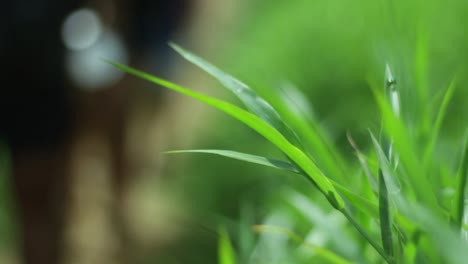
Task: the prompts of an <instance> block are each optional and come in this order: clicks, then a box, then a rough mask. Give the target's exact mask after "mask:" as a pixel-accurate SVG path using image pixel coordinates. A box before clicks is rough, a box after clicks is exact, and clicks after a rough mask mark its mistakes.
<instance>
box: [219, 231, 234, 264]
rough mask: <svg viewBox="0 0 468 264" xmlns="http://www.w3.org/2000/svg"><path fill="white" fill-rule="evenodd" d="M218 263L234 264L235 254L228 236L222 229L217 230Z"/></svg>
mask: <svg viewBox="0 0 468 264" xmlns="http://www.w3.org/2000/svg"><path fill="white" fill-rule="evenodd" d="M218 258H219V259H218V260H219V261H218V263H219V264H236V263H237V261H236V253H235V251H234V248H233V246H232V243H231V240H230V239H229V235H228V233H227V231H226V229H224V228H220V229H219V244H218Z"/></svg>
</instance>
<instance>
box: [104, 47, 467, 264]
mask: <svg viewBox="0 0 468 264" xmlns="http://www.w3.org/2000/svg"><path fill="white" fill-rule="evenodd" d="M172 47H173V48H174V49H175V50H176V51H177V52H178V53H179V54H180V55H182V56H183V57H184V58H185V59H186V60H188V61H190V62H191V63H193V64H195V65H196V66H198V67H199V68H201V69H202V70H204V71H205V72H207V73H208V74H210V75H211V76H213V77H214V78H216V79H217V80H218V81H219V82H220V83H221V84H222V85H223V86H224V87H225V88H227V89H228V90H229V91H231V92H232V93H234V94H235V95H236V96H237V97H238V98H239V99H240V100H241V101H242V103H243V104H244V106H245V108H242V107H239V106H236V105H234V104H231V103H229V102H227V101H224V100H220V99H217V98H214V97H211V96H208V95H205V94H201V93H198V92H195V91H193V90H189V89H187V88H185V87H182V86H180V85H177V84H175V83H172V82H170V81H167V80H163V79H160V78H157V77H155V76H152V75H150V74H148V73H144V72H142V71H138V70H136V69H133V68H130V67H127V66H124V65H121V64H117V63H113V64H114V65H115V66H116V67H118V68H120V69H122V70H124V71H126V72H128V73H130V74H133V75H136V76H138V77H141V78H143V79H146V80H148V81H150V82H153V83H155V84H158V85H161V86H164V87H166V88H168V89H171V90H174V91H176V92H178V93H181V94H184V95H186V96H190V97H192V98H195V99H196V100H199V101H201V102H203V103H205V104H207V105H209V106H211V107H213V108H216V109H218V110H220V111H222V112H224V113H226V114H228V115H230V116H231V117H233V118H235V119H237V120H238V121H240V122H241V123H244V124H245V125H247V126H248V127H250V128H251V129H253V130H255V131H256V132H257V133H259V134H260V135H262V136H263V137H264V138H266V139H267V140H268V141H269V142H270V143H271V144H273V145H274V146H276V147H277V148H278V149H279V150H280V151H281V152H282V153H284V157H285V158H284V159H283V160H277V159H271V158H268V157H263V156H256V155H251V154H246V153H242V152H237V151H234V150H217V149H199V150H183V151H171V152H170V153H187V152H196V153H208V154H215V155H220V156H224V157H228V158H231V159H237V160H241V161H244V162H248V163H254V164H258V165H264V166H268V167H272V168H275V169H279V170H283V171H287V172H290V173H292V174H295V175H298V176H300V177H304V178H305V179H307V181H308V182H309V183H310V188H312V189H314V190H316V191H317V192H318V193H320V194H321V196H322V197H323V198H325V199H317V200H316V201H312V198H308V197H300V195H299V194H292V196H295V197H296V198H297V199H304V198H305V199H309V201H308V202H309V203H310V204H309V206H312V207H313V208H315V209H314V210H318V212H322V213H323V214H324V215H328V214H332V213H333V211H335V212H338V213H339V214H341V215H342V217H338V218H340V219H345V220H346V221H341V222H339V221H338V222H339V223H337V224H336V226H331V227H330V226H328V227H327V226H325V225H327V223H323V222H322V224H317V225H315V227H314V228H315V229H319V230H320V229H324V230H333V231H331V232H336V233H338V239H336V240H335V242H334V244H333V245H331V246H330V247H327V245H326V244H324V245H319V244H314V243H312V242H308V241H307V239H306V238H305V237H304V235H300V234H297V233H296V232H294V231H292V230H291V229H288V228H285V227H281V226H274V225H269V224H267V223H266V224H262V223H258V225H255V226H254V227H253V231H255V232H257V233H259V235H260V236H261V235H263V234H277V235H280V236H283V237H284V238H285V239H287V240H290V241H291V242H294V243H296V245H297V246H299V247H305V248H307V249H309V250H310V251H311V252H313V254H312V255H311V257H310V258H309V260H310V259H314V260H315V261H316V262H313V263H384V262H385V263H389V264H396V263H453V264H463V263H466V260H467V259H468V250H467V248H468V244H467V243H466V232H467V228H466V226H467V225H466V212H465V209H466V206H465V200H466V197H465V185H466V176H467V170H468V154H467V151H468V143H467V140H466V139H465V140H460V142H459V153H458V156H459V159H458V160H457V161H456V162H453V163H446V162H443V161H442V160H441V159H439V154H438V152H437V151H436V149H437V148H436V147H435V146H436V145H437V144H438V140H439V135H440V130H441V127H442V122H443V120H444V117H445V116H446V114H447V108H448V106H449V104H450V101H451V98H452V96H453V93H454V90H455V89H456V87H457V79H456V77H454V78H453V79H452V81H451V82H450V83H448V84H447V87H446V88H445V90H444V94H443V95H442V96H440V97H437V98H436V100H437V101H436V102H434V101H433V99H428V98H426V99H424V100H425V101H423V102H422V105H421V108H422V109H425V111H429V112H430V113H432V115H427V114H425V115H422V117H423V118H428V120H419V121H418V122H412V123H409V121H408V119H407V118H406V115H405V114H406V113H405V110H406V109H407V108H409V107H407V106H406V105H404V104H402V102H403V101H406V102H408V100H401V99H402V98H401V96H402V93H400V92H399V83H398V80H397V79H396V78H395V77H394V74H393V69H392V65H386V68H385V69H382V77H383V78H380V79H383V82H379V81H376V80H378V79H379V78H376V80H373V79H372V77H370V78H369V86H370V87H371V89H372V92H373V94H374V97H375V101H376V104H377V106H378V109H379V111H380V115H381V122H380V123H381V124H380V126H378V127H379V128H378V129H370V130H369V131H368V142H369V143H370V144H371V145H372V146H373V147H372V148H370V149H368V150H365V151H364V150H361V149H360V148H359V146H358V145H357V144H356V142H355V141H354V140H353V138H352V135H351V134H349V135H348V137H349V142H350V145H351V146H352V147H353V149H354V151H355V154H356V159H355V161H353V162H345V161H344V160H345V157H343V156H342V155H341V154H340V151H339V150H338V149H337V148H336V146H335V145H334V144H332V143H331V141H330V140H329V138H328V137H327V135H326V133H324V131H323V130H322V129H321V128H320V126H319V125H318V124H316V123H313V121H312V124H311V120H310V119H308V118H306V117H305V116H304V115H302V114H301V112H300V111H295V110H294V109H290V111H289V112H287V113H286V115H284V116H287V118H284V117H283V115H280V114H279V113H278V111H277V110H276V109H275V108H274V107H273V106H272V105H271V104H270V103H268V102H267V101H266V100H264V99H263V98H262V97H260V96H259V95H258V94H257V93H256V92H255V90H253V89H252V88H250V87H249V86H247V85H246V84H244V83H242V82H241V81H239V80H237V79H235V78H234V77H232V76H230V75H229V74H227V73H225V72H223V71H221V70H220V69H218V68H216V67H215V66H213V65H211V64H210V63H208V62H206V61H204V60H203V59H201V58H199V57H197V56H195V55H194V54H192V53H190V52H188V51H186V50H184V49H182V48H181V47H179V46H177V45H174V44H173V45H172ZM424 124H429V125H430V127H429V129H427V130H426V129H423V128H422V127H420V126H423V125H424ZM355 164H359V166H360V167H361V170H358V171H356V170H355V169H353V165H355ZM312 207H311V208H312ZM335 215H336V214H335ZM335 222H336V221H335ZM328 224H333V221H332V223H328ZM350 229H353V230H355V231H352V232H351V233H350ZM221 230H222V231H221V232H220V249H219V254H220V258H219V260H220V263H235V262H236V259H237V258H236V253H234V252H235V250H234V249H233V244H234V245H235V244H236V243H232V242H231V241H230V239H229V236H228V234H227V231H226V230H225V229H221ZM340 236H342V238H343V239H341V240H340V239H339V237H340ZM340 243H341V244H340ZM350 245H351V246H352V247H357V248H358V250H357V251H358V252H359V254H356V253H354V254H353V253H349V252H350V251H348V253H346V252H347V251H346V250H343V249H342V248H346V247H349V246H350ZM340 248H341V249H340ZM292 250H298V249H297V248H293V249H292ZM335 251H336V252H335ZM354 252H356V250H355V251H354ZM253 255H255V254H252V255H251V256H253ZM253 258H254V257H252V258H250V259H249V257H246V258H245V257H244V258H243V262H245V263H254V262H255V260H254V259H253ZM255 258H257V259H258V256H256V257H255ZM288 261H296V262H297V263H298V262H302V261H304V258H301V257H300V256H298V255H297V254H296V253H291V257H290V258H289V259H288Z"/></svg>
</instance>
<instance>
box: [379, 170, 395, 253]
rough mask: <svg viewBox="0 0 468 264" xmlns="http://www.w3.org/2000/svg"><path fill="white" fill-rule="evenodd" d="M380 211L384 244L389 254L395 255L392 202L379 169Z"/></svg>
mask: <svg viewBox="0 0 468 264" xmlns="http://www.w3.org/2000/svg"><path fill="white" fill-rule="evenodd" d="M379 212H380V233H381V236H382V245H383V247H384V250H385V252H386V253H387V255H388V256H390V257H394V254H393V237H392V223H391V218H390V203H389V201H388V192H387V186H386V184H385V178H384V176H383V174H382V170H379Z"/></svg>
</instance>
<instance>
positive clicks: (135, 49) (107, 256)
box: [0, 0, 468, 264]
mask: <svg viewBox="0 0 468 264" xmlns="http://www.w3.org/2000/svg"><path fill="white" fill-rule="evenodd" d="M1 5H2V6H1V8H0V59H1V61H0V69H1V71H0V76H1V77H0V80H1V93H0V136H1V144H0V263H12V264H16V263H26V264H29V263H39V264H41V263H50V264H54V263H216V262H217V234H216V230H217V228H218V226H219V225H220V224H223V225H225V226H226V227H227V228H228V230H229V231H230V232H231V233H232V234H233V240H234V241H235V246H236V248H237V249H238V250H239V256H240V263H296V262H297V261H299V260H303V261H307V260H309V261H310V259H313V253H311V252H304V251H303V250H302V251H301V250H295V251H294V254H291V249H292V248H295V245H293V244H291V243H289V242H288V241H287V239H285V238H284V237H281V236H274V235H273V236H272V235H262V234H261V235H258V234H256V233H255V232H254V231H253V230H252V229H251V228H250V226H252V225H254V224H259V223H267V224H274V225H281V226H284V227H288V228H290V229H293V230H295V231H297V232H299V233H301V234H307V235H306V237H307V238H308V239H310V240H313V241H315V243H318V244H321V245H329V244H331V245H332V247H334V248H336V250H337V251H338V252H339V253H341V254H343V255H345V256H351V257H352V258H353V259H357V258H359V254H360V252H358V247H356V245H354V244H353V243H352V242H350V243H348V244H346V243H345V245H347V246H342V245H343V243H340V244H339V245H341V246H336V245H338V244H337V243H336V241H337V240H346V239H347V237H348V236H351V234H340V235H339V236H338V235H337V234H336V233H334V232H332V231H330V230H329V231H330V232H328V233H327V232H325V233H324V232H323V231H322V232H321V233H320V232H318V231H313V232H312V231H311V230H313V226H314V225H329V226H332V225H331V224H330V223H339V222H340V221H343V219H342V218H340V217H339V216H337V215H336V214H335V213H333V212H329V211H323V209H320V208H318V207H317V205H316V204H315V200H314V199H315V197H316V196H315V193H314V192H313V190H310V188H308V186H307V185H305V184H304V181H303V180H302V179H299V178H296V177H294V176H292V175H287V174H285V173H282V172H276V171H272V170H271V169H268V168H258V167H255V166H253V165H252V166H251V165H247V164H243V163H240V162H236V161H232V160H225V159H223V158H219V157H212V156H197V155H192V154H183V155H164V154H161V153H162V152H163V151H165V150H171V149H190V148H214V149H233V150H237V151H241V152H246V153H252V154H258V155H264V156H269V157H277V158H282V156H281V153H280V152H279V151H278V150H276V149H274V148H273V147H272V146H271V145H270V144H268V143H267V142H266V140H264V139H263V138H261V137H260V136H258V135H257V134H256V133H254V132H253V131H251V130H249V129H248V128H246V127H245V126H243V125H239V124H238V123H237V122H236V121H235V120H233V119H231V118H229V117H226V116H225V115H223V114H220V113H218V112H216V111H215V110H212V109H209V108H207V107H205V106H203V105H201V104H199V103H197V102H194V101H192V100H190V99H186V98H183V97H182V96H179V95H176V94H173V93H171V92H167V91H166V90H165V89H163V88H161V87H157V86H155V85H152V84H148V83H146V82H143V81H140V80H138V79H137V78H135V77H132V76H128V75H125V74H123V73H122V72H120V71H119V70H116V69H114V68H113V67H111V66H110V65H109V64H107V63H106V62H105V61H104V59H109V60H113V61H117V62H120V63H123V64H127V65H130V66H132V67H135V68H138V69H141V70H144V71H147V72H150V73H152V74H155V75H157V76H161V77H164V78H167V79H170V80H173V81H175V82H177V83H180V84H183V85H184V86H186V87H189V88H192V89H195V90H198V91H202V92H206V93H209V94H211V95H215V96H219V97H221V98H224V99H227V100H231V99H232V102H235V103H238V102H237V101H236V99H234V98H233V96H232V95H230V94H228V93H226V92H224V90H223V89H220V87H219V86H220V85H219V84H217V83H216V82H214V81H213V80H211V79H210V78H209V77H208V76H207V75H206V74H205V73H203V72H202V71H200V70H198V69H196V67H194V66H192V65H190V64H189V63H187V62H184V61H183V60H182V59H181V58H180V57H178V56H177V55H176V54H175V52H174V51H172V50H171V49H170V48H169V46H168V45H167V43H168V42H169V41H173V42H176V43H178V44H180V45H181V46H183V47H185V48H187V49H189V50H190V51H192V52H194V53H196V54H198V55H200V56H201V57H203V58H205V59H207V60H208V61H211V62H213V63H215V64H216V65H218V66H219V67H220V68H221V69H223V70H225V71H226V72H228V73H231V74H233V75H234V76H236V77H238V78H239V79H240V80H243V81H244V82H245V83H247V84H249V85H250V86H251V87H253V88H254V89H255V90H257V91H258V93H259V94H260V95H262V96H263V97H264V98H266V99H267V100H268V101H269V102H270V103H272V104H273V105H274V106H277V107H278V108H279V109H280V112H282V111H281V106H283V107H284V105H285V102H288V103H289V104H290V106H291V108H297V109H299V110H300V111H303V112H304V113H306V115H307V116H308V118H310V120H312V121H313V122H315V123H317V124H319V125H320V126H321V127H323V129H324V131H325V132H326V133H327V134H328V135H329V136H330V138H331V140H332V142H333V143H334V144H336V146H337V147H338V148H339V149H340V151H341V152H342V153H343V155H344V157H346V158H347V159H349V163H352V162H354V159H355V157H354V156H353V150H352V148H351V147H350V145H349V143H348V142H347V139H346V133H347V132H349V133H351V134H352V135H353V137H354V138H355V140H356V141H357V142H358V143H359V145H360V146H361V147H362V148H364V149H365V148H366V146H368V145H369V143H370V142H369V141H368V140H367V138H368V134H367V129H368V128H375V127H378V125H379V120H378V112H377V108H376V106H375V104H374V100H373V96H372V92H371V89H370V87H369V80H371V81H381V82H382V83H383V76H384V70H385V65H386V64H387V63H388V64H389V65H391V66H392V68H393V69H394V72H395V76H396V79H397V81H398V83H399V85H400V87H401V92H402V100H403V101H404V102H403V104H405V105H408V106H411V107H412V108H414V111H408V113H409V114H408V116H406V117H405V118H407V119H408V120H416V119H418V115H420V114H425V113H424V112H421V111H419V110H418V109H419V108H418V107H419V105H418V104H419V102H418V100H417V99H415V98H416V96H415V95H414V89H410V88H411V87H417V86H424V87H428V88H429V89H428V90H429V94H428V95H427V96H429V97H434V98H439V97H440V94H441V93H440V91H441V90H442V89H445V87H446V86H447V85H448V83H449V82H450V80H451V78H453V76H454V74H455V73H457V74H458V76H459V78H460V79H461V80H462V81H461V82H460V87H459V88H458V89H457V91H456V96H455V97H454V101H453V103H452V104H451V108H450V109H449V111H450V112H451V113H452V114H451V115H448V116H450V118H448V119H447V120H446V122H445V123H444V128H445V129H444V130H443V135H442V137H443V141H442V142H451V143H453V142H456V141H458V140H459V139H460V138H461V135H462V134H463V131H464V129H465V127H463V125H462V122H461V121H463V120H465V119H466V117H467V114H468V107H467V105H466V104H465V103H464V102H465V98H467V97H466V96H467V95H468V93H467V89H466V88H467V87H466V84H465V83H466V82H463V81H464V76H466V70H467V68H466V66H467V61H468V49H467V48H466V47H467V45H468V35H467V30H466V25H467V24H468V21H467V18H466V15H465V14H466V13H467V12H468V3H467V2H466V1H462V0H445V1H439V0H426V1H418V0H414V1H399V0H396V1H370V0H360V1H357V2H356V1H347V0H326V1H325V0H323V1H322V0H321V1H308V0H296V1H278V0H268V1H266V0H172V1H155V0H153V1H151V0H134V1H130V0H128V1H126V0H95V1H91V0H90V1H78V0H74V1H58V0H56V1H55V0H37V1H32V2H31V1H25V0H16V1H3V2H2V4H1ZM421 69H422V70H421ZM405 100H406V102H405ZM412 113H413V114H412ZM440 148H441V151H445V152H447V153H450V151H451V150H450V149H447V148H444V147H443V146H441V147H440ZM452 156H453V155H452ZM450 158H451V156H450V155H448V156H447V159H450ZM356 170H358V168H357V167H356ZM312 198H313V199H312ZM317 199H321V198H317ZM321 202H323V201H321ZM353 235H354V234H353ZM350 241H351V240H350ZM335 244H336V245H335ZM333 245H335V246H333ZM293 260H294V261H295V262H291V261H293ZM314 263H315V262H314ZM317 263H321V262H317Z"/></svg>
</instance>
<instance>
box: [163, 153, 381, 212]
mask: <svg viewBox="0 0 468 264" xmlns="http://www.w3.org/2000/svg"><path fill="white" fill-rule="evenodd" d="M165 153H167V154H178V153H205V154H214V155H219V156H223V157H227V158H231V159H236V160H241V161H245V162H249V163H253V164H258V165H263V166H267V167H271V168H275V169H279V170H284V171H288V172H293V173H296V174H301V175H302V176H304V177H308V176H307V175H305V174H304V173H303V172H302V171H299V170H298V169H297V168H296V167H295V166H294V165H293V164H291V163H290V162H288V161H283V160H277V159H271V158H266V157H262V156H256V155H251V154H246V153H241V152H237V151H231V150H217V149H194V150H176V151H167V152H165ZM330 182H331V183H332V185H333V186H334V187H335V188H336V189H337V190H338V191H339V192H340V193H341V194H342V195H343V196H344V197H346V199H348V200H349V201H350V202H351V203H352V204H353V206H355V207H356V208H357V209H359V210H360V211H362V212H364V213H366V214H368V215H369V216H371V217H377V216H378V206H377V204H376V203H373V202H371V201H369V200H366V199H364V198H362V197H361V196H359V195H357V194H356V193H354V192H352V191H350V190H349V189H347V188H346V187H344V186H342V185H340V184H338V183H336V182H334V181H332V180H330Z"/></svg>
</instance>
